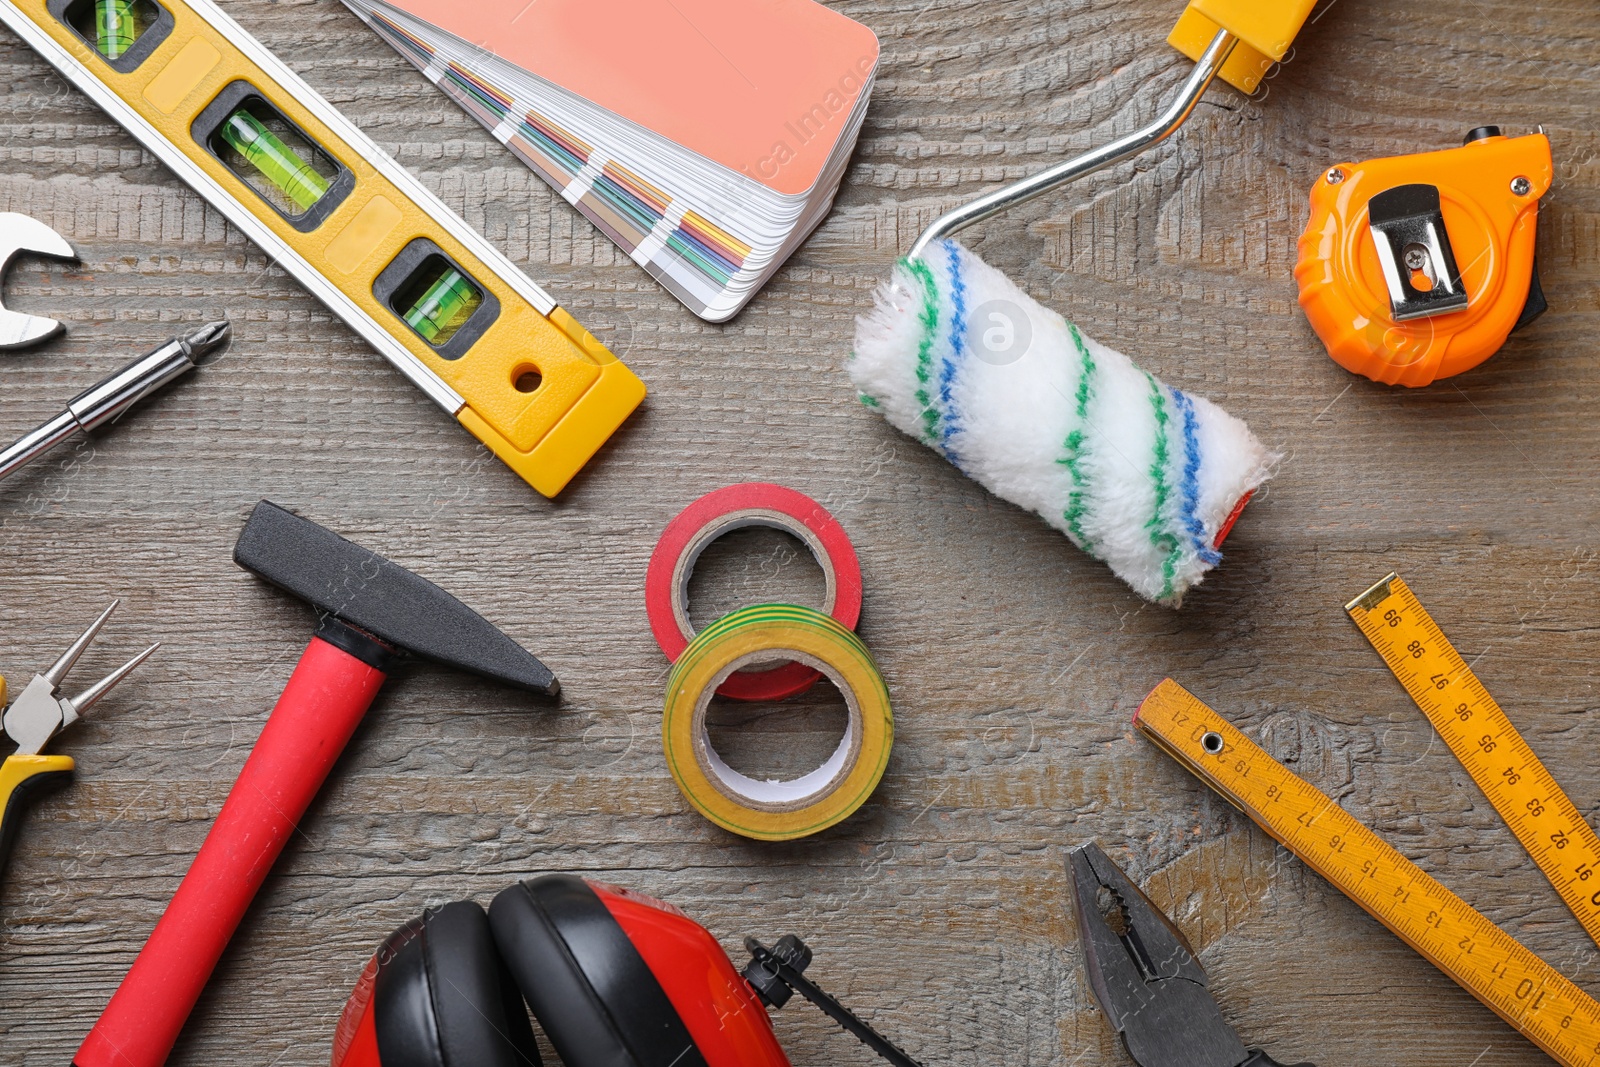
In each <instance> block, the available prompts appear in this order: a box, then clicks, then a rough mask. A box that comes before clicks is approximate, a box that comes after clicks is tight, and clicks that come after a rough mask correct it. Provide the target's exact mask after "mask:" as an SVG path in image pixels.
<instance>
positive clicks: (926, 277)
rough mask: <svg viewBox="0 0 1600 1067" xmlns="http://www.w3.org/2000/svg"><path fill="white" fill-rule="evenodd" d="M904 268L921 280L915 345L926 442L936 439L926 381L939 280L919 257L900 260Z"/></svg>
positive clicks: (935, 420)
mask: <svg viewBox="0 0 1600 1067" xmlns="http://www.w3.org/2000/svg"><path fill="white" fill-rule="evenodd" d="M900 262H901V263H903V264H905V266H906V269H907V270H909V271H910V272H911V273H912V274H913V275H915V276H916V278H917V280H918V281H920V282H921V283H922V314H921V315H919V316H918V320H919V321H920V322H921V323H922V340H921V341H920V342H919V343H918V345H917V383H918V388H917V392H916V397H917V403H918V404H921V405H922V437H923V440H925V441H927V442H928V443H929V444H933V443H935V442H936V441H938V440H939V412H938V410H937V409H935V408H934V406H933V398H932V396H931V395H930V394H929V392H928V382H929V380H930V379H932V377H933V340H934V338H935V337H936V336H937V335H938V330H939V283H938V282H936V281H935V280H934V278H933V271H931V270H929V269H928V265H927V264H926V263H924V262H922V260H920V259H902V260H901V261H900Z"/></svg>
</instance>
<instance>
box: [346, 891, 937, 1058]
mask: <svg viewBox="0 0 1600 1067" xmlns="http://www.w3.org/2000/svg"><path fill="white" fill-rule="evenodd" d="M746 944H747V945H748V946H749V947H750V949H751V952H752V955H753V956H754V959H753V960H752V962H751V964H750V965H749V966H748V967H746V969H745V972H744V973H743V974H741V973H740V972H739V971H738V970H737V969H735V967H734V965H733V961H732V960H730V959H729V958H728V955H727V953H725V952H724V951H723V950H722V946H721V945H719V944H718V943H717V941H716V939H715V938H713V937H712V936H711V935H710V934H709V933H708V932H706V930H705V928H704V927H702V926H700V925H699V924H698V923H696V922H695V921H694V920H693V919H690V918H689V917H688V916H687V915H685V914H684V913H683V912H681V911H679V910H678V909H677V908H675V907H673V906H672V905H670V904H666V903H664V902H662V901H659V900H655V899H653V898H651V897H647V896H644V895H643V894H640V893H635V892H632V891H630V890H626V889H621V888H618V887H617V886H612V885H606V884H604V883H601V882H591V881H588V880H586V879H582V878H576V877H573V876H571V875H563V874H554V875H546V876H544V877H541V878H534V879H529V880H528V881H525V882H519V883H517V884H516V885H514V886H512V887H511V888H509V889H506V890H505V891H503V892H501V893H500V894H499V895H498V896H496V897H495V898H494V901H493V902H492V903H491V904H490V905H489V911H488V914H485V913H484V910H483V908H481V907H480V906H479V905H478V904H476V903H475V902H473V901H470V900H463V901H456V902H455V903H451V904H446V905H444V906H443V907H439V908H432V909H430V910H429V911H427V912H426V913H425V914H423V916H422V917H421V918H419V919H415V920H413V921H411V922H409V923H407V924H406V925H405V926H402V927H401V928H400V929H398V930H396V931H395V932H394V933H393V934H391V935H389V938H388V939H387V940H386V941H384V943H383V945H382V946H381V947H380V948H379V949H378V952H377V954H376V955H375V956H373V958H372V960H371V961H370V962H369V963H368V964H367V966H366V969H365V970H364V971H363V972H362V974H361V978H360V979H359V981H357V983H356V987H355V990H354V992H353V993H351V995H350V1000H349V1002H348V1003H347V1004H346V1005H345V1009H344V1014H343V1016H342V1017H341V1018H340V1020H339V1026H338V1030H337V1031H336V1032H335V1035H334V1042H333V1064H332V1067H541V1062H540V1059H539V1050H538V1047H537V1045H536V1043H535V1041H534V1036H533V1030H532V1027H531V1026H530V1025H529V1023H528V1015H527V1012H526V1011H525V1010H524V1009H523V1006H522V1005H523V1002H524V1001H526V1003H527V1005H528V1007H529V1008H531V1009H532V1011H533V1015H534V1018H536V1019H537V1020H538V1021H539V1025H540V1027H541V1028H542V1029H543V1030H544V1033H545V1035H546V1036H547V1037H548V1038H549V1039H550V1044H551V1045H552V1046H554V1047H555V1050H556V1053H557V1054H558V1055H559V1056H560V1057H561V1060H562V1062H563V1063H564V1064H565V1065H566V1067H789V1060H788V1057H787V1056H785V1055H784V1052H783V1049H782V1047H780V1046H779V1044H778V1039H777V1036H776V1035H775V1034H774V1032H773V1029H772V1023H771V1020H770V1019H769V1017H768V1015H767V1005H771V1006H773V1007H778V1006H781V1005H782V1004H783V1003H784V1002H786V1001H787V1000H788V999H789V996H790V992H791V988H793V989H799V990H800V991H801V992H802V993H803V994H804V995H805V996H806V997H807V999H810V1000H813V1001H817V999H818V997H821V998H822V999H823V1000H827V1001H829V1002H830V1003H835V1002H832V998H829V997H828V996H827V994H825V993H822V992H821V991H820V990H818V989H816V987H815V986H812V985H811V984H810V983H809V982H808V981H806V980H805V979H804V978H802V977H800V974H799V972H800V971H803V970H804V969H805V967H806V964H808V963H809V962H810V958H811V953H810V950H809V949H807V948H805V946H804V944H803V943H802V942H800V941H799V940H798V939H797V938H792V937H786V938H784V939H783V940H782V941H780V942H779V944H778V947H777V950H776V951H773V950H768V949H766V948H765V947H763V946H761V945H760V944H759V943H757V942H754V941H749V942H746ZM819 1004H820V1002H819ZM839 1010H840V1011H841V1012H844V1009H843V1008H842V1007H841V1008H839ZM844 1014H846V1015H848V1014H849V1013H848V1012H844ZM837 1017H838V1016H835V1018H837ZM851 1019H852V1021H855V1022H857V1025H859V1026H861V1028H862V1030H866V1031H867V1033H871V1032H870V1030H867V1028H866V1027H865V1024H861V1023H859V1021H858V1020H854V1017H853V1016H851ZM852 1032H855V1033H857V1035H858V1036H861V1037H862V1040H863V1041H867V1043H868V1044H869V1045H873V1047H874V1048H875V1049H877V1050H878V1051H880V1053H882V1049H878V1048H877V1043H881V1044H883V1045H884V1046H886V1047H888V1048H890V1049H893V1046H892V1045H889V1044H888V1043H887V1042H885V1041H883V1040H882V1039H881V1038H878V1037H877V1035H876V1034H872V1035H871V1037H872V1039H869V1038H868V1037H866V1036H862V1034H861V1031H857V1030H852ZM873 1039H875V1040H873ZM875 1042H876V1043H875ZM895 1051H896V1052H898V1050H895ZM901 1055H902V1056H903V1054H901ZM890 1058H891V1060H894V1057H890ZM894 1062H897V1063H906V1064H909V1063H911V1062H912V1061H910V1060H909V1059H902V1060H894Z"/></svg>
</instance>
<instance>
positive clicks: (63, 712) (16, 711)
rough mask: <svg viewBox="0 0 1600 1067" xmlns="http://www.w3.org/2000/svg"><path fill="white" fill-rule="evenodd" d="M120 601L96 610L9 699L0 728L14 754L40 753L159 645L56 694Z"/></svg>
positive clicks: (29, 754)
mask: <svg viewBox="0 0 1600 1067" xmlns="http://www.w3.org/2000/svg"><path fill="white" fill-rule="evenodd" d="M120 603H122V601H120V600H113V601H112V602H111V606H110V607H108V608H106V610H105V611H103V612H101V613H100V617H99V618H98V619H96V620H95V621H94V622H93V623H91V624H90V626H89V628H88V629H87V630H85V631H84V632H83V634H82V635H81V636H80V637H79V638H78V639H77V640H76V641H74V642H72V645H71V647H70V648H68V649H67V650H66V651H65V652H63V653H62V654H61V656H60V658H59V659H57V660H56V661H55V662H54V663H52V664H51V665H50V667H49V668H48V669H47V670H45V671H44V673H42V674H36V675H34V676H33V680H32V681H30V682H29V683H28V685H27V688H25V689H23V691H22V695H21V696H19V697H17V699H16V700H14V701H12V703H11V706H10V707H8V708H6V709H5V713H4V715H3V716H0V729H3V730H4V732H5V734H6V736H8V737H10V738H11V740H12V741H13V742H15V743H16V746H17V751H16V753H15V754H16V755H18V756H37V755H38V754H39V753H41V752H43V751H44V747H45V745H47V744H49V742H50V739H51V738H52V737H54V736H55V735H56V734H58V733H60V732H61V731H62V730H64V729H66V728H67V727H68V726H71V725H72V724H73V723H75V722H77V721H78V719H79V717H80V716H82V714H83V713H84V712H85V711H87V710H89V708H90V707H91V706H92V705H93V704H94V703H95V702H96V701H98V700H99V699H100V698H101V697H103V696H105V695H106V694H107V693H108V692H110V691H111V688H112V687H113V686H115V685H116V684H117V683H118V682H120V681H122V679H124V678H126V677H127V676H128V674H129V673H130V672H132V671H133V669H134V668H135V667H137V666H139V664H141V663H143V662H144V661H145V660H146V659H147V658H148V657H149V656H150V654H151V653H152V652H154V651H155V650H156V649H158V648H160V647H161V645H160V643H159V642H157V643H156V644H153V645H151V646H150V647H149V648H147V649H145V650H144V651H143V652H141V653H139V654H138V655H137V656H135V657H133V659H131V660H129V661H128V662H127V663H124V664H123V665H122V666H121V667H118V668H117V669H116V670H114V671H112V672H111V673H110V674H108V675H106V676H105V677H104V678H102V679H100V680H99V681H98V682H96V683H94V684H93V685H91V686H90V687H89V688H88V689H85V690H84V691H83V692H82V693H79V694H78V695H77V696H75V697H70V698H68V697H63V696H61V695H60V694H61V683H62V682H63V681H65V680H66V677H67V672H68V671H70V670H72V667H73V664H75V663H77V662H78V657H80V656H82V655H83V653H84V650H85V649H87V648H88V647H89V645H90V643H91V642H93V641H94V639H95V635H96V634H98V633H99V632H100V628H101V627H102V626H104V625H105V624H106V620H107V619H109V618H110V617H111V613H112V612H113V611H116V610H117V605H118V604H120Z"/></svg>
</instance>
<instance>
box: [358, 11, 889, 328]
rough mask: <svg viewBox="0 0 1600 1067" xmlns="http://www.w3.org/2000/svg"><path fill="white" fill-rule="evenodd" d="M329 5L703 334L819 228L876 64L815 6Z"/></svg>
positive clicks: (860, 39)
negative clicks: (454, 107) (686, 313)
mask: <svg viewBox="0 0 1600 1067" xmlns="http://www.w3.org/2000/svg"><path fill="white" fill-rule="evenodd" d="M345 3H346V4H347V5H348V6H349V7H351V8H352V9H353V10H355V12H356V13H357V14H358V15H360V16H361V17H362V18H363V19H365V20H366V21H367V22H368V24H369V25H371V26H372V27H373V29H375V30H376V31H377V32H378V33H379V34H380V35H381V36H383V37H384V38H385V39H386V40H388V41H389V42H390V43H391V44H393V45H394V46H395V47H396V48H397V49H398V50H399V51H400V52H401V53H402V54H403V55H405V56H406V57H407V58H408V59H410V60H411V61H412V62H413V63H415V64H416V65H417V66H418V67H419V68H421V69H422V70H423V71H424V73H426V74H427V75H428V77H429V78H430V79H432V80H433V81H434V82H435V83H436V84H438V85H439V86H440V88H441V89H443V90H444V91H445V92H447V93H449V94H450V95H451V96H452V97H454V98H455V99H456V100H457V101H458V102H459V103H461V104H462V106H463V107H465V108H466V109H467V110H468V111H469V112H470V113H472V114H473V115H474V117H476V118H478V119H479V121H480V122H482V123H483V124H484V125H485V126H486V127H488V128H489V129H490V130H492V131H493V132H494V134H495V136H496V137H498V138H499V139H500V140H501V141H502V142H504V143H505V144H506V145H507V147H509V148H510V149H511V150H512V151H513V152H515V153H517V154H518V155H519V156H521V157H522V158H523V160H524V161H525V162H526V163H528V165H529V166H531V167H532V168H533V169H534V170H535V172H537V173H538V174H540V175H541V176H542V177H543V178H545V180H546V181H548V182H549V183H550V184H551V185H552V186H554V187H555V188H556V189H557V190H558V191H560V192H561V193H562V195H563V196H564V197H565V198H566V199H567V200H568V201H569V202H571V203H572V204H573V205H574V206H575V207H577V208H578V210H580V211H581V212H583V213H584V214H585V215H587V216H588V217H589V218H590V220H591V221H593V222H594V223H595V224H596V225H597V226H599V227H600V228H601V229H602V230H604V231H605V232H606V233H607V235H608V236H610V237H611V238H612V239H613V240H614V241H616V242H617V243H618V244H619V245H621V246H622V247H623V248H624V250H626V251H627V252H628V253H629V254H630V255H631V256H632V257H633V258H634V259H635V260H636V261H638V262H639V263H640V264H641V265H642V266H644V267H645V268H646V269H647V270H649V271H650V273H651V274H653V275H654V276H655V277H656V278H657V279H658V280H660V281H661V282H662V283H663V284H664V285H666V286H667V288H668V289H669V290H671V291H672V292H673V293H674V295H676V296H678V298H679V299H680V300H683V302H684V303H685V304H687V305H688V306H689V307H690V308H691V309H692V310H694V311H695V312H696V313H697V314H699V315H701V316H702V317H705V318H708V319H711V320H712V321H722V320H723V319H726V318H729V317H731V316H732V315H733V314H735V313H736V312H737V311H738V310H739V308H740V307H742V306H743V305H744V303H745V302H746V301H748V300H749V298H750V297H751V296H753V295H754V294H755V292H756V291H757V290H758V289H759V288H760V285H761V284H762V283H763V282H764V281H765V280H766V279H767V278H768V277H770V276H771V274H772V273H773V272H775V271H776V269H777V268H778V267H779V266H780V265H781V264H782V262H783V259H784V258H786V257H787V255H788V254H789V253H790V252H791V251H793V249H794V248H795V247H797V246H798V244H799V243H800V241H802V240H803V239H804V237H805V236H806V235H807V234H808V233H809V232H810V230H811V229H812V228H814V227H815V226H816V225H817V224H818V223H819V222H820V221H821V219H822V217H823V216H824V215H825V214H826V212H827V209H828V207H829V206H830V205H831V203H832V199H833V195H834V193H835V191H836V189H837V186H838V183H839V181H840V180H841V179H842V177H843V173H844V168H845V165H846V164H847V162H848V159H849V155H850V152H851V151H852V150H853V148H854V144H855V139H856V136H857V134H858V133H859V131H860V126H861V122H862V120H863V119H864V117H865V113H866V105H867V100H868V98H869V96H870V94H871V89H872V82H873V76H874V74H875V73H876V70H877V64H878V39H877V36H876V35H875V34H874V33H873V32H872V31H871V30H870V29H868V28H867V27H865V26H863V25H861V24H860V23H858V22H855V21H853V20H851V19H849V18H846V17H845V16H843V15H841V14H839V13H838V12H836V11H833V10H831V9H829V8H827V7H825V6H823V5H822V4H820V3H817V2H815V0H345Z"/></svg>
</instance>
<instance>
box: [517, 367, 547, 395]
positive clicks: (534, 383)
mask: <svg viewBox="0 0 1600 1067" xmlns="http://www.w3.org/2000/svg"><path fill="white" fill-rule="evenodd" d="M543 381H544V376H543V375H542V374H540V373H539V372H538V371H536V370H525V371H522V372H521V373H520V374H518V375H517V376H516V377H515V378H513V379H512V380H511V384H512V385H514V386H516V387H517V392H519V393H531V392H533V391H534V390H535V389H537V388H539V384H540V383H541V382H543Z"/></svg>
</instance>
